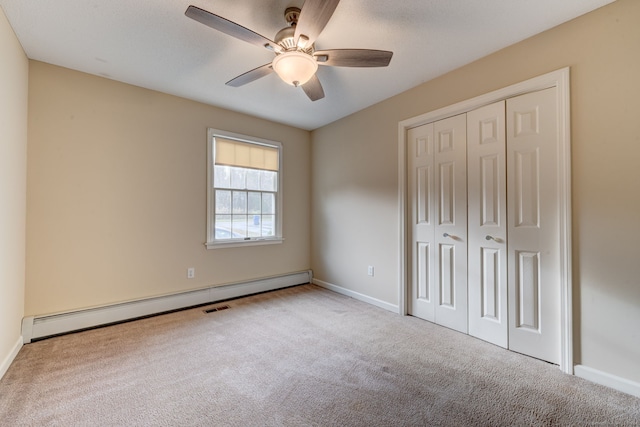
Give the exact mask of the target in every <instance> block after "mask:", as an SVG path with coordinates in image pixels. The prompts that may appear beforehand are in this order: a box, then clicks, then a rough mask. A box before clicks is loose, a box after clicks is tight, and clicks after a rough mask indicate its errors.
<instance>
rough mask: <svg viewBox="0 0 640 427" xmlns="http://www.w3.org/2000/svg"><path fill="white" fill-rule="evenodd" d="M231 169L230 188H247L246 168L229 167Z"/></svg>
mask: <svg viewBox="0 0 640 427" xmlns="http://www.w3.org/2000/svg"><path fill="white" fill-rule="evenodd" d="M230 169H231V188H237V189H239V190H244V189H245V188H247V186H246V181H247V170H246V169H242V168H230Z"/></svg>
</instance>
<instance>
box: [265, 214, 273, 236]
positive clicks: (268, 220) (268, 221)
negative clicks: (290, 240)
mask: <svg viewBox="0 0 640 427" xmlns="http://www.w3.org/2000/svg"><path fill="white" fill-rule="evenodd" d="M275 218H276V217H275V215H262V235H263V236H273V235H274V234H275Z"/></svg>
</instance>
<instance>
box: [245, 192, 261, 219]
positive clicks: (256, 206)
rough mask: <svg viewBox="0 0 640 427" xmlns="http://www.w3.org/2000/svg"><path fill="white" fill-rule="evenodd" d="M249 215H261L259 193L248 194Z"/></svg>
mask: <svg viewBox="0 0 640 427" xmlns="http://www.w3.org/2000/svg"><path fill="white" fill-rule="evenodd" d="M248 213H249V214H254V215H255V214H261V213H262V195H261V193H254V192H250V193H249V210H248Z"/></svg>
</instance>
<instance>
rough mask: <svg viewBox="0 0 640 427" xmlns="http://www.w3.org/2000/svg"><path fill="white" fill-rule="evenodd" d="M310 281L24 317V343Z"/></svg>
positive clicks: (299, 278)
mask: <svg viewBox="0 0 640 427" xmlns="http://www.w3.org/2000/svg"><path fill="white" fill-rule="evenodd" d="M311 280H312V274H311V270H308V271H302V272H296V273H289V274H284V275H281V276H275V277H267V278H263V279H257V280H251V281H247V282H239V283H232V284H227V285H223V286H211V287H209V288H205V289H199V290H195V291H188V292H181V293H178V294H172V295H164V296H160V297H154V298H147V299H142V300H134V301H127V302H123V303H118V304H111V305H107V306H103V307H95V308H89V309H84V310H77V311H71V312H66V313H57V314H51V315H45V316H31V317H25V318H24V319H23V320H22V337H23V342H24V343H25V344H26V343H29V342H31V341H32V340H33V339H36V338H45V337H49V336H52V335H59V334H63V333H67V332H73V331H78V330H81V329H86V328H92V327H96V326H101V325H107V324H110V323H117V322H122V321H125V320H131V319H135V318H139V317H144V316H149V315H154V314H160V313H163V312H167V311H171V310H179V309H182V308H187V307H193V306H196V305H201V304H209V303H214V302H217V301H222V300H226V299H230V298H238V297H242V296H246V295H251V294H255V293H259V292H265V291H272V290H275V289H281V288H286V287H289V286H295V285H301V284H304V283H311Z"/></svg>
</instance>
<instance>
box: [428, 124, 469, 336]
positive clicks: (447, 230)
mask: <svg viewBox="0 0 640 427" xmlns="http://www.w3.org/2000/svg"><path fill="white" fill-rule="evenodd" d="M433 126H434V127H433V135H434V172H435V173H434V175H435V183H434V184H435V189H436V190H435V192H436V194H435V196H436V197H435V198H434V200H435V206H434V212H435V213H436V217H435V218H434V219H435V225H434V229H435V236H434V244H435V245H436V246H434V252H435V253H436V254H437V255H436V256H437V262H435V263H434V264H433V267H434V280H435V282H436V283H437V286H435V287H434V288H433V289H434V291H435V294H434V295H433V297H434V300H435V301H436V305H435V322H436V323H437V324H440V325H443V326H447V327H449V328H452V329H455V330H458V331H461V332H467V331H468V325H467V318H468V317H467V316H468V313H467V178H466V140H467V130H466V129H467V120H466V115H465V114H462V115H459V116H455V117H450V118H448V119H444V120H440V121H438V122H435V123H434V124H433Z"/></svg>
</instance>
